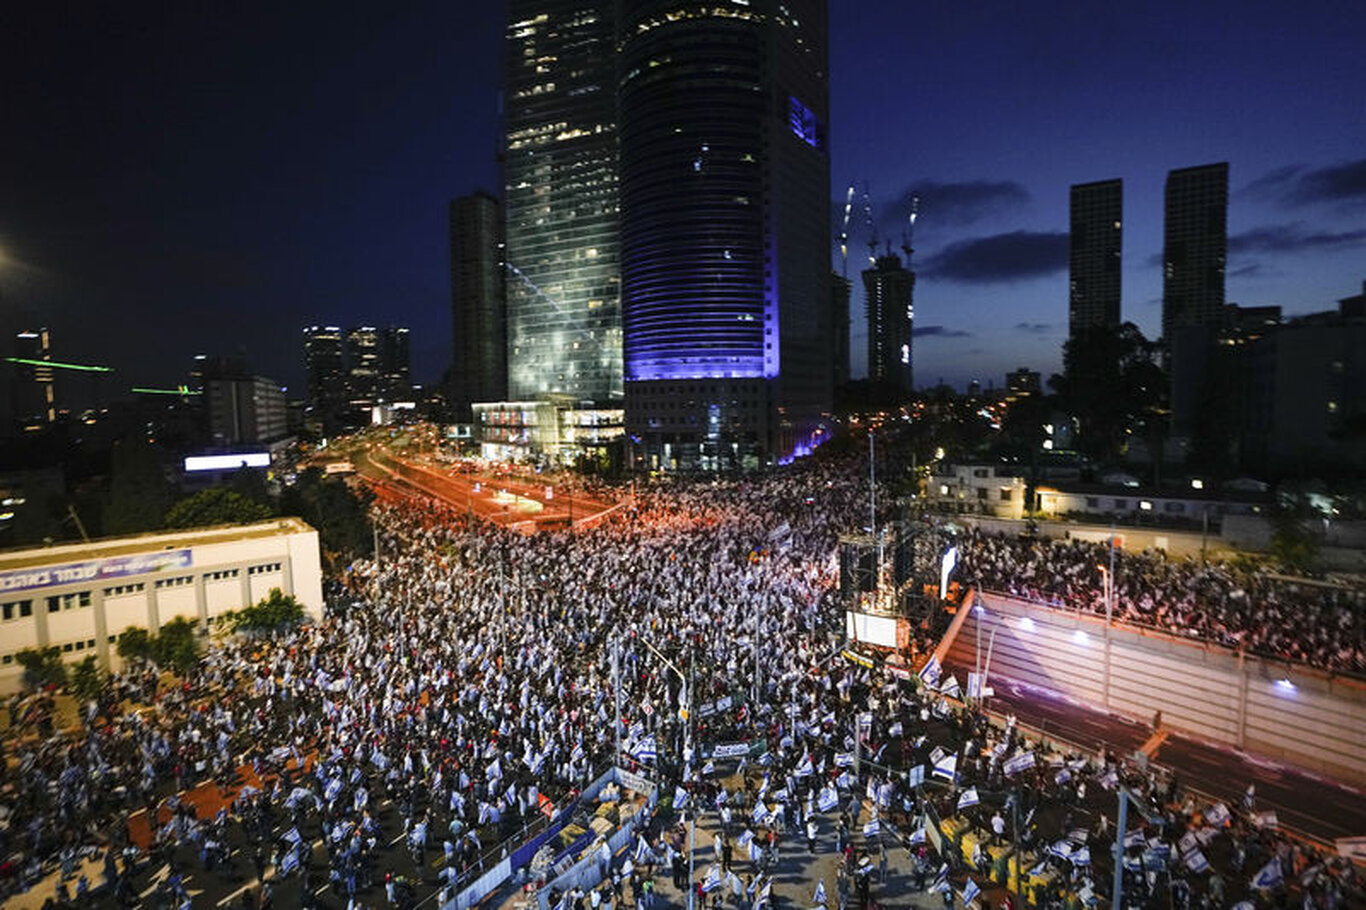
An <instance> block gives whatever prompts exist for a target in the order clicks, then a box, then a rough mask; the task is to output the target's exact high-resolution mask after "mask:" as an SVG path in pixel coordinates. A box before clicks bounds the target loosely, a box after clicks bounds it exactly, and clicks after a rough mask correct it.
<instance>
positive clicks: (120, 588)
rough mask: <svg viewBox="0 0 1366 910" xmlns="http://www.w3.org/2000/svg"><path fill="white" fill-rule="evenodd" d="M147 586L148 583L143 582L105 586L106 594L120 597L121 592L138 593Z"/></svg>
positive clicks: (106, 595)
mask: <svg viewBox="0 0 1366 910" xmlns="http://www.w3.org/2000/svg"><path fill="white" fill-rule="evenodd" d="M146 587H147V585H145V584H143V583H142V582H138V583H137V584H131V585H115V586H114V587H112V588H105V589H104V596H105V597H118V596H119V595H121V594H136V593H137V592H139V591H142V590H144V589H146Z"/></svg>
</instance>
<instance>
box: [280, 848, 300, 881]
mask: <svg viewBox="0 0 1366 910" xmlns="http://www.w3.org/2000/svg"><path fill="white" fill-rule="evenodd" d="M297 868H299V851H297V850H286V851H285V855H284V857H283V858H282V859H281V860H280V874H281V875H288V874H289V873H291V872H293V871H294V870H295V869H297Z"/></svg>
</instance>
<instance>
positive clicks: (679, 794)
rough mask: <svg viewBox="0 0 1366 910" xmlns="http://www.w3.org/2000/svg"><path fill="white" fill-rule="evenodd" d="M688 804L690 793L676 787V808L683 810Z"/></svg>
mask: <svg viewBox="0 0 1366 910" xmlns="http://www.w3.org/2000/svg"><path fill="white" fill-rule="evenodd" d="M687 804H688V791H687V790H684V789H683V788H682V787H674V808H675V809H682V808H683V807H684V806H686V805H687Z"/></svg>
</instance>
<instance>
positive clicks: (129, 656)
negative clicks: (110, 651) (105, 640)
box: [114, 626, 154, 663]
mask: <svg viewBox="0 0 1366 910" xmlns="http://www.w3.org/2000/svg"><path fill="white" fill-rule="evenodd" d="M114 651H115V653H116V654H118V656H119V657H120V658H122V659H123V661H124V662H125V663H138V662H144V661H151V660H153V659H154V651H153V648H152V635H151V633H150V632H148V631H147V630H146V629H141V628H138V627H137V626H129V627H128V628H126V629H124V630H123V631H122V632H121V633H119V640H118V643H117V644H116V645H115V646H114Z"/></svg>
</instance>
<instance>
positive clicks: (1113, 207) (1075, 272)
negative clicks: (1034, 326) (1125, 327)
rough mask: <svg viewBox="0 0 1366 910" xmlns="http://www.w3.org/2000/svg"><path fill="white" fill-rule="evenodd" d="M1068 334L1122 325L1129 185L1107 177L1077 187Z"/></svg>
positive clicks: (1075, 193) (1074, 188)
mask: <svg viewBox="0 0 1366 910" xmlns="http://www.w3.org/2000/svg"><path fill="white" fill-rule="evenodd" d="M1071 210H1072V233H1071V240H1070V243H1069V246H1068V249H1069V254H1070V257H1069V258H1070V279H1071V280H1070V282H1069V290H1068V302H1067V326H1068V333H1067V334H1068V337H1069V338H1072V339H1076V338H1078V337H1079V336H1081V335H1083V334H1085V332H1086V331H1087V330H1089V329H1111V330H1114V329H1118V328H1119V322H1120V316H1119V313H1120V307H1119V298H1120V278H1121V262H1122V259H1121V245H1122V240H1123V237H1124V183H1123V181H1120V180H1102V181H1099V182H1097V183H1078V184H1074V185H1073V186H1072V199H1071Z"/></svg>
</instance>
